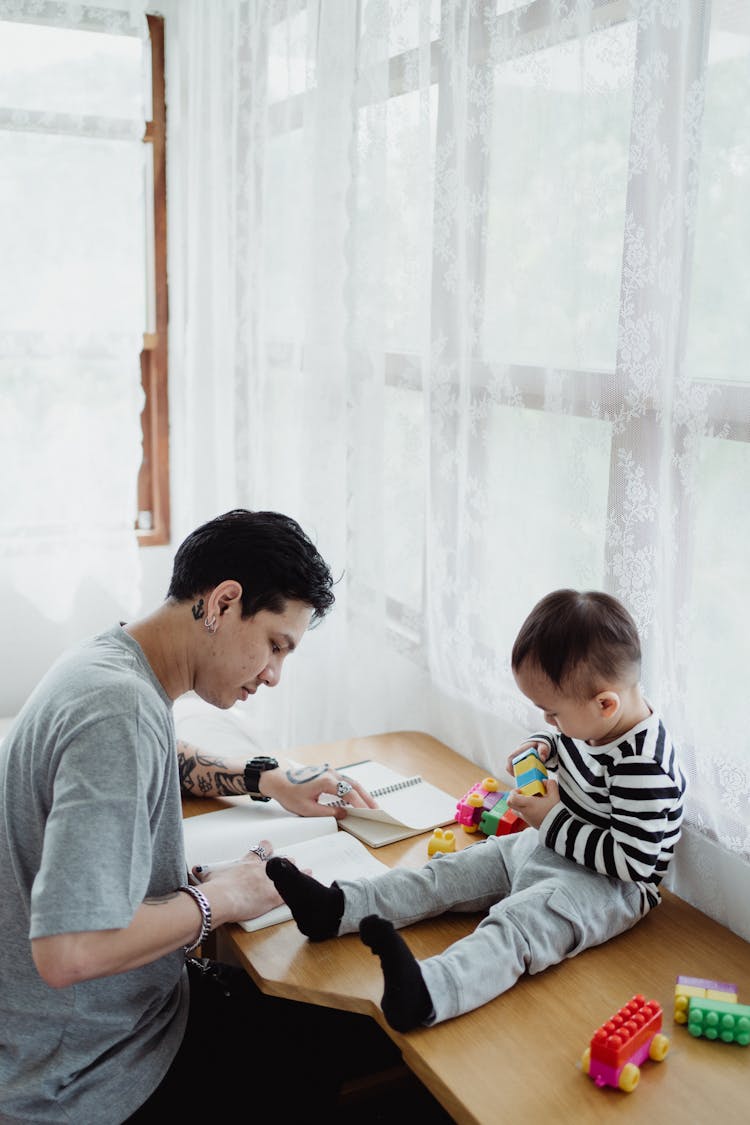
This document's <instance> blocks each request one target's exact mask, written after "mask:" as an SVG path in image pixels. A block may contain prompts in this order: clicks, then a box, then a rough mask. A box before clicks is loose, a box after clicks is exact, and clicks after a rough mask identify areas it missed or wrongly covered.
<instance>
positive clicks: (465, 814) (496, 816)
mask: <svg viewBox="0 0 750 1125" xmlns="http://www.w3.org/2000/svg"><path fill="white" fill-rule="evenodd" d="M508 796H509V793H507V792H501V790H500V783H499V782H498V781H497V780H496V779H495V778H494V777H485V778H484V779H483V780H482V781H478V782H476V784H475V785H472V787H471V789H469V790H467V792H466V793H464V795H463V797H462V798H461V800H460V801H459V802H458V804H457V805H456V820H457V821H458V823H459V824H460V825H461V827H462V828H463V830H464V832H477V831H480V832H483V833H484V834H485V836H508V835H510V834H511V833H512V832H521V831H522V830H523V829H524V828H526V821H525V820H524V819H523V818H522V817H520V816H519V815H518V813H516V812H514V811H513V809H511V808H509V807H508Z"/></svg>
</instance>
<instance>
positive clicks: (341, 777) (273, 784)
mask: <svg viewBox="0 0 750 1125" xmlns="http://www.w3.org/2000/svg"><path fill="white" fill-rule="evenodd" d="M347 786H349V788H348V789H347ZM259 787H260V791H261V793H262V794H263V796H264V797H274V798H275V799H276V800H277V801H278V802H279V804H280V805H283V806H284V808H285V809H288V810H289V812H293V813H297V814H298V815H299V816H335V817H337V818H338V819H339V820H341V819H342V818H343V817H345V816H346V813H347V810H346V808H343V807H341V806H340V805H332V804H324V803H321V802H320V800H319V798H320V797H321V796H323V794H327V795H328V796H329V797H331V798H334V799H335V800H337V801H345V802H346V803H347V804H348V805H351V806H353V807H354V808H360V809H361V808H366V809H376V808H377V807H378V803H377V801H376V800H374V798H372V797H371V796H370V794H369V793H368V792H367V790H366V789H365V788H364V786H362V785H360V784H359V782H357V781H355V780H354V778H352V777H347V776H346V774H345V773H342V772H341V771H340V770H337V769H335V768H334V767H333V766H329V765H328V762H322V763H320V764H318V765H314V766H289V767H286V768H285V767H283V766H280V767H279V768H278V769H275V770H265V771H264V772H263V773H261V775H260V778H259Z"/></svg>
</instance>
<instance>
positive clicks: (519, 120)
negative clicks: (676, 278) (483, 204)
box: [482, 23, 635, 371]
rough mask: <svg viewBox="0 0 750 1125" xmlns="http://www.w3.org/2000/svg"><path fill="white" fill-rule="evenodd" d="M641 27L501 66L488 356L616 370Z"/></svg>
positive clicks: (493, 149)
mask: <svg viewBox="0 0 750 1125" xmlns="http://www.w3.org/2000/svg"><path fill="white" fill-rule="evenodd" d="M634 60H635V26H634V24H632V23H628V24H621V25H619V26H617V27H613V28H609V29H607V30H605V31H601V32H596V33H594V34H591V35H588V36H587V37H586V38H585V39H584V40H582V41H578V40H576V41H574V42H570V43H564V44H561V45H560V46H556V47H552V48H549V49H547V50H544V51H539V52H536V53H534V54H533V55H530V56H525V57H522V58H520V59H516V60H513V61H511V62H508V63H504V64H502V65H501V66H498V67H497V68H496V69H495V86H494V109H493V112H494V120H493V127H492V131H491V135H490V137H489V150H490V153H491V157H490V159H489V173H488V175H489V180H488V191H489V204H488V206H489V214H488V233H487V246H486V277H485V286H486V289H485V292H486V301H485V319H484V325H483V333H482V347H483V354H484V356H485V357H486V358H487V359H490V360H501V361H503V362H511V363H525V364H534V365H539V366H550V365H551V366H556V367H567V368H574V369H594V370H604V371H612V370H614V366H615V350H616V344H617V325H618V303H619V292H620V273H621V262H622V244H623V226H624V216H625V195H626V184H627V167H628V144H629V131H630V117H631V103H632V90H633V72H634Z"/></svg>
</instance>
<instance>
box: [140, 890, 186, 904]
mask: <svg viewBox="0 0 750 1125" xmlns="http://www.w3.org/2000/svg"><path fill="white" fill-rule="evenodd" d="M179 893H180V892H179V891H168V892H167V893H166V894H164V895H153V896H149V897H148V898H144V900H143V901H144V903H146V905H148V906H163V904H164V903H165V902H171V901H172V900H173V899H175V898H177V896H178V894H179Z"/></svg>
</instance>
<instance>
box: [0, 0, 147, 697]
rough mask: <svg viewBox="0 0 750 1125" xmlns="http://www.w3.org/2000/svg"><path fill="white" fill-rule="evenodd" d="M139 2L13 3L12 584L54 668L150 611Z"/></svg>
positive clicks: (5, 481)
mask: <svg viewBox="0 0 750 1125" xmlns="http://www.w3.org/2000/svg"><path fill="white" fill-rule="evenodd" d="M138 8H139V6H138V5H137V4H131V3H130V0H121V2H120V3H118V4H116V5H115V4H112V3H107V0H104V3H103V4H101V5H98V6H89V5H81V4H78V3H75V4H73V3H65V2H54V3H52V2H47V3H44V2H39V0H3V2H1V3H0V216H1V217H0V262H2V268H1V269H0V388H1V389H2V440H1V441H0V488H1V489H2V501H1V503H0V584H2V588H3V590H4V591H5V596H6V611H5V614H4V617H5V629H4V634H5V636H6V639H7V638H10V637H13V636H16V637H18V636H23V638H24V642H25V644H24V651H25V652H26V653H28V652H29V650H31V651H33V649H34V647H35V646H34V642H33V638H34V634H35V630H37V629H38V630H39V648H40V649H47V648H48V649H49V657H50V659H51V658H52V657H53V656H54V655H56V654H57V652H59V650H60V649H61V648H62V647H65V645H66V644H67V643H69V642H70V641H71V640H73V639H78V638H79V637H81V636H84V635H85V634H86V633H87V632H89V631H91V630H92V629H93V628H96V627H100V626H101V625H103V624H104V623H105V622H107V623H108V622H109V621H111V619H112V615H113V611H112V609H111V608H110V609H108V610H107V611H105V612H104V613H103V612H102V608H103V605H104V604H106V603H107V601H108V600H109V599H111V600H112V601H113V602H114V603H115V606H116V608H115V610H114V613H117V612H119V613H122V614H125V615H127V614H128V613H130V612H131V611H132V610H133V609H134V608H136V606H137V602H138V592H139V578H140V569H139V559H138V547H137V542H136V537H135V533H134V530H133V529H134V518H135V512H136V509H137V498H136V484H137V478H138V468H139V465H140V460H141V444H140V443H141V434H140V411H141V409H142V399H143V396H142V391H141V385H140V367H139V355H140V352H141V348H142V347H143V333H144V331H145V330H146V328H147V323H146V296H145V279H146V270H145V264H146V263H145V243H144V232H145V226H144V183H145V164H144V152H143V149H144V145H143V134H144V123H145V120H146V118H145V108H144V72H145V67H144V58H143V55H144V29H145V27H146V24H145V19H144V16H143V4H142V3H141V4H140V11H139V10H138ZM14 660H16V657H14ZM19 664H20V662H17V663H16V664H15V665H14V668H15V672H16V684H17V685H18V690H19V692H20V698H15V699H13V698H11V699H10V700H9V702H7V703H6V702H5V701H4V703H3V706H4V707H5V708H9V709H10V708H12V709H15V707H17V706H19V705H20V703H21V702H23V699H24V698H25V695H26V694H27V690H28V689H29V688H30V687H31V686H33V678H36V676H37V675H38V674H39V672H40V669H39V668H36V669H35V675H34V677H33V678H32V679H31V682H27V680H26V678H25V671H26V670H25V669H23V668H21V667H20V666H19ZM41 670H42V671H43V664H42V668H41ZM6 690H7V691H8V692H9V691H10V688H9V687H7V686H6Z"/></svg>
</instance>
